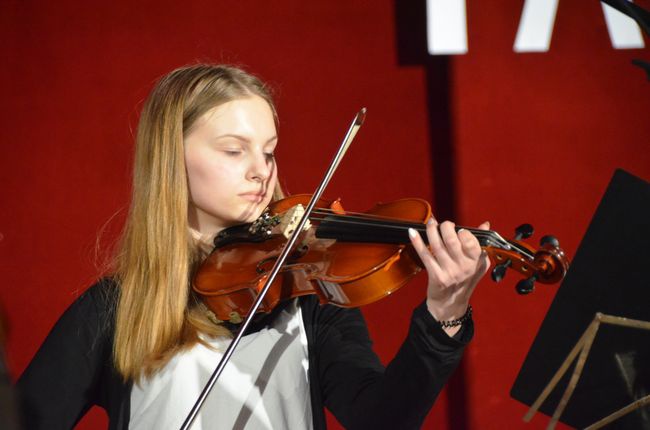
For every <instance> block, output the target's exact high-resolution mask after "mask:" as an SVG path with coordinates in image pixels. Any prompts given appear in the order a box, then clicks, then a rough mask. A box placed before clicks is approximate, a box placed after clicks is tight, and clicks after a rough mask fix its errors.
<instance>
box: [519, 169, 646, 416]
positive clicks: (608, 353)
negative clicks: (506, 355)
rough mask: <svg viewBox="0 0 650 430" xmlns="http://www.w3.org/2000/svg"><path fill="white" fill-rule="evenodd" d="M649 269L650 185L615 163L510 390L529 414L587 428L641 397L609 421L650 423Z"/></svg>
mask: <svg viewBox="0 0 650 430" xmlns="http://www.w3.org/2000/svg"><path fill="white" fill-rule="evenodd" d="M649 269H650V184H648V183H647V182H645V181H643V180H641V179H639V178H636V177H634V176H632V175H631V174H629V173H627V172H625V171H623V170H617V171H616V172H615V174H614V177H613V178H612V180H611V182H610V184H609V186H608V188H607V190H606V192H605V195H604V196H603V199H602V200H601V202H600V205H599V206H598V208H597V210H596V213H595V214H594V217H593V219H592V221H591V224H590V226H589V228H588V229H587V233H586V234H585V236H584V238H583V240H582V243H581V244H580V247H579V248H578V251H577V252H576V255H575V257H574V259H573V262H572V264H571V268H570V269H569V272H568V273H567V276H566V278H565V280H564V282H563V283H562V285H561V287H560V288H559V290H558V292H557V294H556V296H555V298H554V300H553V303H552V304H551V307H550V309H549V311H548V313H547V315H546V317H545V319H544V321H543V323H542V326H541V328H540V330H539V332H538V334H537V336H536V338H535V340H534V342H533V345H532V346H531V348H530V351H529V352H528V355H527V357H526V359H525V361H524V364H523V366H522V368H521V370H520V371H519V375H518V376H517V379H516V380H515V383H514V385H513V387H512V390H511V392H510V394H511V396H512V397H513V398H515V399H517V400H519V401H521V402H523V403H525V404H528V405H533V406H534V408H532V409H531V412H530V413H529V414H527V418H530V416H531V415H532V412H534V411H535V410H537V408H539V410H540V411H542V412H543V413H545V414H547V415H555V416H554V418H553V419H552V420H551V423H550V427H552V426H554V424H555V422H556V421H557V420H558V419H559V421H561V422H564V423H566V424H568V425H571V426H574V427H580V428H584V427H587V426H589V425H592V424H594V423H597V422H599V421H601V420H603V419H604V418H606V417H608V416H610V415H611V414H615V413H617V411H621V409H622V408H626V407H627V406H629V405H630V404H635V402H636V404H635V405H636V409H633V407H632V406H630V407H629V408H628V409H627V410H625V412H628V413H627V414H621V413H619V415H621V416H620V417H618V416H616V417H613V418H617V419H616V421H613V422H612V426H614V427H612V428H621V429H627V428H630V429H632V428H633V429H650V411H649V410H648V407H647V404H648V401H647V400H643V399H644V398H646V397H647V396H648V394H650V331H649V330H648V328H650V322H648V321H650V274H648V270H649ZM603 314H604V315H603ZM603 322H604V323H605V324H602V323H603ZM639 329H640V330H639ZM576 357H577V358H578V360H575V358H576ZM576 361H577V363H575V362H576ZM571 366H574V371H573V372H570V371H569V369H570V368H571ZM644 401H645V402H646V403H644ZM558 406H559V407H558ZM644 406H646V407H644Z"/></svg>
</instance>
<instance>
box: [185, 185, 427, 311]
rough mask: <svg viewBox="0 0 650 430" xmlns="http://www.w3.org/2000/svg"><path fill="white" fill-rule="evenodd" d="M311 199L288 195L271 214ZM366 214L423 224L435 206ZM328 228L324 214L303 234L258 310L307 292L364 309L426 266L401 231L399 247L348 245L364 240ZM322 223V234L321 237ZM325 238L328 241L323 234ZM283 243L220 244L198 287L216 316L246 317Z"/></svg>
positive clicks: (278, 239)
mask: <svg viewBox="0 0 650 430" xmlns="http://www.w3.org/2000/svg"><path fill="white" fill-rule="evenodd" d="M310 197H311V196H310V195H295V196H291V197H289V198H287V199H283V200H280V201H278V202H276V203H273V204H272V205H271V206H270V207H269V210H270V211H271V212H272V213H283V212H285V211H286V210H288V209H289V208H290V207H293V206H295V205H298V204H303V205H305V204H307V202H308V200H309V198H310ZM316 207H317V208H322V209H327V210H328V211H332V212H331V213H332V214H333V216H334V217H335V216H336V215H342V212H343V211H342V208H341V207H340V203H339V202H338V200H337V201H334V202H330V201H326V200H320V201H319V202H318V203H317V205H316ZM365 214H366V215H369V216H371V217H373V218H374V217H376V218H378V219H383V218H387V219H393V220H400V221H406V222H413V223H417V224H419V225H422V224H423V223H424V222H426V220H427V219H429V217H430V216H431V207H430V206H429V204H428V203H427V202H426V201H424V200H420V199H403V200H398V201H395V202H391V203H386V204H382V203H379V204H377V205H375V206H374V207H373V208H372V209H370V210H369V211H367V212H366V213H365ZM330 221H331V220H330ZM327 223H328V218H327V217H324V218H322V219H319V220H316V221H312V226H311V227H310V229H309V230H307V231H305V232H304V233H303V237H302V238H301V239H300V242H299V245H297V246H296V247H295V249H294V251H293V252H292V254H290V256H289V259H288V261H287V262H286V263H285V265H284V266H283V268H282V269H281V271H280V273H279V275H278V277H277V278H276V280H275V281H274V282H273V284H272V285H271V287H270V289H269V291H268V293H267V295H266V297H265V299H264V301H263V302H262V305H261V307H260V311H261V312H269V311H271V310H272V309H273V308H274V307H275V306H276V305H277V304H278V303H279V302H280V301H282V300H284V299H287V298H290V297H298V296H302V295H306V294H315V295H317V296H318V298H319V300H320V302H321V303H322V304H324V303H331V304H334V305H337V306H341V307H358V306H363V305H366V304H368V303H372V302H375V301H377V300H380V299H381V298H383V297H385V296H387V295H389V294H391V293H392V292H393V291H395V290H397V289H399V288H400V287H401V286H403V285H404V284H406V283H407V282H408V281H409V280H410V279H411V278H412V277H413V276H414V275H415V274H417V273H418V272H419V271H420V270H421V269H422V266H421V263H420V261H419V258H418V257H417V254H416V253H415V251H414V250H413V248H412V247H411V246H410V245H408V237H407V235H406V234H405V232H404V231H400V235H399V236H400V237H401V240H400V242H402V243H381V242H374V240H377V239H373V238H370V239H368V240H373V241H365V242H354V241H352V242H351V241H350V239H352V240H358V239H360V238H358V237H357V238H355V237H350V234H349V233H348V232H347V230H350V228H349V227H350V226H349V225H348V224H345V226H344V228H342V229H340V231H338V232H336V231H334V232H333V231H332V230H336V223H334V224H335V228H332V226H331V224H332V223H331V222H330V225H329V226H328V225H327ZM321 225H323V227H325V229H324V230H323V231H324V233H323V231H321V232H319V229H320V227H321ZM357 227H358V226H354V225H352V229H351V230H352V231H355V232H358V231H359V228H357ZM225 233H226V235H227V231H225ZM323 235H325V236H328V237H320V236H323ZM333 236H335V237H333ZM215 242H217V241H215ZM285 242H286V238H285V237H284V236H282V235H280V234H275V235H270V236H269V237H268V238H264V239H263V240H260V239H259V238H255V237H253V238H248V239H246V238H242V239H241V240H234V241H233V240H229V243H227V244H226V245H224V246H217V247H216V248H215V250H214V251H213V252H212V254H211V255H210V256H209V257H208V258H207V260H206V261H205V262H204V264H203V265H202V266H201V267H200V268H199V270H198V272H197V274H196V276H195V278H194V285H193V288H194V290H195V291H196V292H197V293H199V294H200V295H201V296H202V297H203V300H204V302H205V303H206V305H207V306H208V307H209V308H210V309H211V310H212V311H213V312H214V314H215V315H216V316H217V318H218V319H220V320H223V321H231V322H235V323H236V322H238V321H239V320H240V318H241V317H244V316H246V315H247V313H248V312H249V309H250V308H251V305H252V304H253V302H254V301H255V299H256V298H257V295H258V293H259V291H260V290H261V289H262V288H263V286H264V283H265V281H266V278H267V274H268V273H269V271H270V270H271V268H272V266H273V264H274V262H275V258H276V257H277V256H278V255H279V254H280V252H281V251H282V248H283V246H284V244H285Z"/></svg>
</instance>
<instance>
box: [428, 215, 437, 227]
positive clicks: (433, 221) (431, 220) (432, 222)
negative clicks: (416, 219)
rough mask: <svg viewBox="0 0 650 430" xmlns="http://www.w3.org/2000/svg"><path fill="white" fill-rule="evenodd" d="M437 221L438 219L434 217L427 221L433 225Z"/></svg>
mask: <svg viewBox="0 0 650 430" xmlns="http://www.w3.org/2000/svg"><path fill="white" fill-rule="evenodd" d="M435 223H436V219H435V218H434V217H431V218H429V221H427V224H428V225H432V224H435Z"/></svg>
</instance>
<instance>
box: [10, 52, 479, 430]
mask: <svg viewBox="0 0 650 430" xmlns="http://www.w3.org/2000/svg"><path fill="white" fill-rule="evenodd" d="M276 122H277V115H276V112H275V109H274V105H273V101H272V99H271V96H270V94H269V91H268V89H267V88H266V87H265V86H264V84H263V83H262V82H260V81H259V80H258V79H257V78H255V77H254V76H251V75H249V74H247V73H246V72H244V71H242V70H240V69H237V68H234V67H228V66H213V65H197V66H191V67H185V68H181V69H178V70H175V71H173V72H171V73H170V74H169V75H167V76H166V77H164V78H163V79H161V80H160V81H159V82H158V84H157V85H156V87H155V88H154V89H153V91H152V92H151V94H150V96H149V98H148V100H147V102H146V104H145V106H144V108H143V111H142V115H141V118H140V124H139V127H138V133H137V142H136V156H135V169H134V179H133V199H132V203H131V209H130V212H129V216H128V220H127V223H126V227H125V230H124V234H123V237H122V240H121V243H120V247H119V250H118V252H117V255H116V257H115V267H114V271H113V273H112V274H111V276H110V277H107V278H104V279H103V280H101V281H99V282H98V283H97V284H96V285H94V286H92V287H91V288H90V289H88V291H86V292H85V293H84V294H83V295H82V296H81V297H80V298H79V299H78V300H77V301H76V302H75V303H73V304H72V305H71V306H70V308H69V309H68V310H67V311H66V312H65V313H64V315H63V316H62V317H61V319H60V320H59V321H58V322H57V323H56V325H55V327H54V328H53V329H52V332H51V333H50V334H49V335H48V337H47V339H46V340H45V342H44V343H43V345H42V347H41V348H40V350H39V351H38V352H37V354H36V356H35V357H34V359H33V361H32V362H31V364H30V365H29V367H28V368H27V369H26V370H25V372H24V374H23V375H22V376H21V378H20V380H19V382H18V390H19V394H20V396H21V400H22V408H23V413H24V424H25V426H26V428H29V429H31V428H48V429H56V428H66V429H67V428H71V427H73V426H74V424H75V423H76V422H77V421H78V420H79V419H80V418H81V417H82V416H83V414H84V413H85V412H86V411H87V410H88V409H89V408H90V407H91V406H92V405H99V406H101V407H103V408H105V409H106V410H107V412H108V415H109V419H110V428H111V429H126V428H131V429H150V428H156V429H162V428H165V429H175V428H179V426H180V425H181V423H182V422H183V420H184V419H185V416H186V415H187V413H188V412H189V410H190V409H191V407H192V405H193V403H194V401H195V400H196V398H197V396H198V394H199V393H200V391H201V389H202V387H203V385H204V383H205V382H206V380H207V378H208V376H209V375H210V373H211V372H212V370H213V369H214V367H215V366H216V363H217V362H218V361H219V358H220V357H221V354H222V352H223V351H224V350H225V348H226V347H227V345H228V343H229V341H230V336H231V333H232V330H236V329H237V327H236V326H234V325H231V324H226V323H223V322H221V321H219V320H217V319H216V317H215V316H214V314H213V313H211V312H210V311H209V310H208V309H207V308H206V306H205V305H204V304H203V303H202V302H201V300H200V298H198V297H197V296H196V295H195V294H194V293H193V291H192V289H191V287H190V282H191V279H192V276H193V273H194V271H195V270H196V268H197V267H198V265H199V264H200V263H201V261H202V260H203V259H204V258H205V256H206V255H207V253H209V252H210V250H211V242H212V239H213V238H214V236H215V235H216V234H217V233H219V232H220V231H221V230H223V229H224V228H227V227H230V226H233V225H237V224H242V223H247V222H251V221H253V220H255V219H256V218H257V217H258V216H259V215H260V214H261V213H262V211H263V210H264V208H265V207H266V206H267V205H268V204H269V203H270V202H271V201H272V200H273V199H274V198H276V197H277V196H279V195H280V192H279V188H278V186H277V175H278V171H277V166H276V164H275V160H274V157H273V152H274V150H275V147H276V145H277V144H278V136H277V129H276ZM438 227H439V228H438ZM481 227H482V228H486V227H487V224H486V225H483V226H481ZM409 234H410V236H411V241H412V244H413V246H414V248H415V249H416V251H417V253H418V255H419V256H420V258H421V260H422V261H423V263H424V266H425V267H426V270H427V272H428V290H427V296H426V297H425V298H424V299H425V300H424V301H423V303H422V305H420V306H419V307H418V308H416V309H415V311H414V312H413V315H412V320H411V327H410V330H409V332H408V335H407V337H406V339H405V341H404V343H403V345H402V347H401V348H400V350H399V352H398V353H397V354H396V356H395V358H394V359H393V360H392V361H391V363H390V364H389V365H388V366H387V367H386V368H384V367H383V366H382V365H381V364H380V362H379V360H378V358H377V357H376V355H375V354H374V353H373V352H372V349H371V342H370V340H369V338H368V333H367V330H366V326H365V323H364V321H363V318H362V316H361V313H360V312H359V311H358V310H350V309H341V308H336V307H333V306H320V305H319V304H318V300H317V299H316V298H315V297H314V296H305V297H301V298H299V299H294V300H289V301H287V302H285V303H283V304H282V305H281V306H278V307H277V308H276V309H275V310H274V311H273V312H272V313H270V314H269V315H266V316H264V317H261V318H258V319H257V320H256V321H255V323H254V324H253V327H252V329H251V330H250V331H249V333H248V334H246V336H244V338H243V340H242V343H241V344H240V347H239V348H238V350H237V351H236V352H235V354H234V356H233V358H232V359H231V362H230V363H229V364H228V366H227V367H226V370H225V372H224V373H223V374H222V376H221V378H220V379H219V382H218V383H217V385H216V386H215V389H214V390H213V391H212V393H211V394H210V395H209V397H208V399H207V401H206V403H205V404H204V405H203V408H202V410H201V412H200V413H199V415H198V417H197V419H196V420H195V422H194V424H193V427H192V428H193V429H201V428H203V429H215V428H217V429H222V428H223V429H227V428H237V429H243V428H246V429H280V428H282V429H285V428H286V429H311V428H316V429H322V428H325V418H324V412H323V407H327V408H329V409H330V410H331V411H332V412H333V413H334V415H335V416H336V417H337V418H338V420H339V421H340V422H341V423H342V424H343V425H344V426H345V427H346V428H373V429H377V428H391V429H394V428H417V427H419V426H420V425H421V423H422V421H423V420H424V418H425V416H426V414H427V412H428V411H429V409H430V408H431V406H432V404H433V402H434V400H435V398H436V396H437V395H438V393H439V391H440V390H441V388H442V387H443V385H444V383H445V381H446V380H447V378H448V377H449V375H450V374H451V372H452V371H453V369H454V368H455V367H456V365H457V363H458V361H459V360H460V357H461V354H462V350H463V347H464V345H465V344H466V343H467V342H468V341H469V339H470V338H471V337H472V333H473V328H472V322H471V318H469V316H471V312H470V311H469V307H468V306H469V304H468V303H469V298H470V296H471V294H472V290H473V289H474V287H475V286H476V283H477V282H478V280H479V279H480V278H481V276H483V274H484V273H485V272H486V270H487V267H488V260H487V257H486V256H485V254H484V253H482V252H481V249H480V247H479V244H478V241H477V240H476V238H475V237H474V236H473V235H472V234H470V233H469V232H467V231H460V232H458V233H456V232H455V229H454V225H453V224H452V223H450V222H445V223H442V224H441V225H440V226H438V224H437V222H436V221H435V220H433V219H432V220H431V221H430V222H429V223H428V227H427V235H428V240H429V244H430V246H426V245H424V242H423V240H422V238H421V237H420V236H419V235H418V234H417V233H416V232H415V231H410V232H409ZM441 322H448V323H449V322H452V323H455V324H441ZM443 326H444V327H443Z"/></svg>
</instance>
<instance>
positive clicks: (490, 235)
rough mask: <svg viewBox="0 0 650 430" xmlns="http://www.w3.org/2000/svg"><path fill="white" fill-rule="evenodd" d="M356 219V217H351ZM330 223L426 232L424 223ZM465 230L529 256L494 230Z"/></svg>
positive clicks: (337, 220)
mask: <svg viewBox="0 0 650 430" xmlns="http://www.w3.org/2000/svg"><path fill="white" fill-rule="evenodd" d="M351 218H353V219H354V217H351ZM315 219H316V220H321V219H322V218H315ZM328 222H329V223H331V224H340V225H359V226H371V227H378V228H385V229H393V230H400V231H405V230H406V229H408V228H414V229H416V230H418V231H420V232H421V233H424V232H426V226H425V225H424V224H422V223H411V222H409V223H407V222H399V223H396V222H393V223H391V224H387V223H384V224H380V223H367V222H364V221H363V219H362V218H357V220H354V221H353V220H350V219H339V218H331V219H329V220H328ZM461 228H462V229H465V230H468V231H470V233H472V234H474V235H475V236H476V237H477V238H486V239H488V242H491V243H493V244H494V246H496V245H497V244H498V243H500V242H501V247H503V244H504V243H505V244H506V245H510V246H513V247H516V248H517V249H518V250H519V251H520V252H521V253H523V254H524V255H527V254H528V252H527V251H526V250H523V249H520V248H519V247H518V246H516V245H514V244H510V243H509V242H508V241H506V240H505V239H502V238H501V237H500V236H498V234H497V233H496V232H494V231H492V230H480V229H473V228H467V227H457V229H461Z"/></svg>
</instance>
